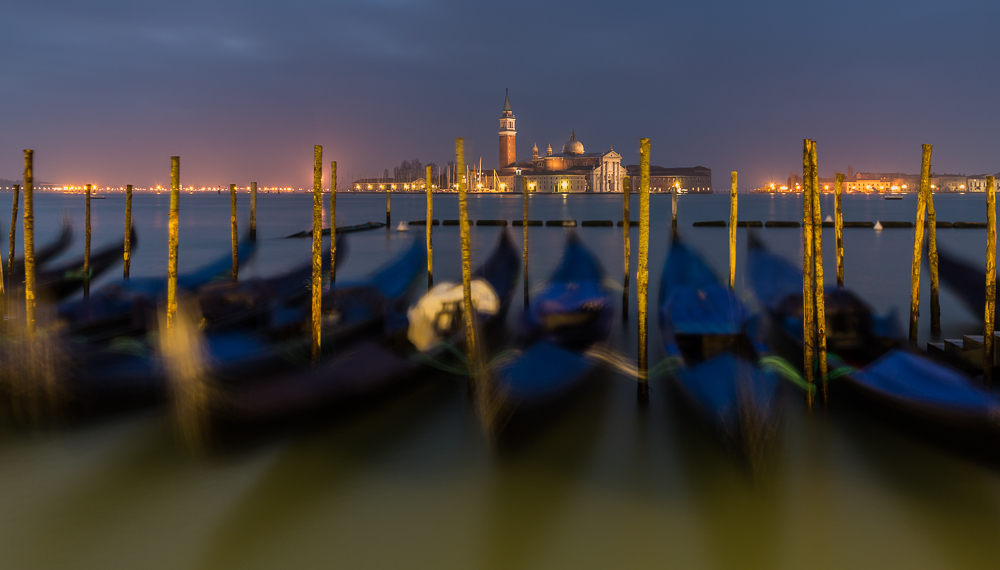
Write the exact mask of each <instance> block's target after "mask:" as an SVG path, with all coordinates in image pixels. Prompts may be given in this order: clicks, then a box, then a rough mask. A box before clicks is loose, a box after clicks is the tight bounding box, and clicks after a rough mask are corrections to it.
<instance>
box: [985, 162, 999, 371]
mask: <svg viewBox="0 0 1000 570" xmlns="http://www.w3.org/2000/svg"><path fill="white" fill-rule="evenodd" d="M996 306H997V202H996V179H995V178H994V177H993V176H987V177H986V315H985V320H984V322H983V383H984V384H985V385H986V387H987V388H990V389H992V388H993V352H994V350H996V346H994V345H995V344H996V343H994V342H993V329H994V324H995V322H996V321H995V319H996Z"/></svg>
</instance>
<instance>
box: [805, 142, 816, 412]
mask: <svg viewBox="0 0 1000 570" xmlns="http://www.w3.org/2000/svg"><path fill="white" fill-rule="evenodd" d="M811 164H812V141H811V140H809V139H805V141H804V143H803V148H802V371H803V372H805V375H806V384H808V386H809V389H808V390H806V406H807V407H809V408H812V405H813V401H814V399H815V394H814V393H813V390H812V389H813V386H814V385H815V384H814V376H813V364H814V358H813V351H814V339H815V333H816V321H815V313H814V307H815V297H814V294H813V271H814V269H815V266H814V262H813V251H814V248H813V239H815V236H816V234H815V233H814V232H813V227H812V226H813V215H812V208H813V201H812V166H811Z"/></svg>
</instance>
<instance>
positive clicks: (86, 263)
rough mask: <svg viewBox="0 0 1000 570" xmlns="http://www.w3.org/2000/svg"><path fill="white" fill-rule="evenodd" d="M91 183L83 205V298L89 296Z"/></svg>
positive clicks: (87, 187) (88, 185)
mask: <svg viewBox="0 0 1000 570" xmlns="http://www.w3.org/2000/svg"><path fill="white" fill-rule="evenodd" d="M91 189H92V187H91V185H90V184H87V186H86V192H87V197H86V198H85V201H86V206H85V207H84V211H85V213H84V218H85V219H84V222H83V223H84V226H83V227H84V232H83V233H84V240H83V298H84V299H86V298H88V297H90V193H91Z"/></svg>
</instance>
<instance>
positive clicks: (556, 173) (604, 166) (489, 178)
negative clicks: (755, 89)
mask: <svg viewBox="0 0 1000 570" xmlns="http://www.w3.org/2000/svg"><path fill="white" fill-rule="evenodd" d="M498 134H499V136H500V145H499V151H500V155H499V159H500V160H499V168H496V169H490V170H487V169H483V168H482V167H481V166H477V165H468V166H466V167H464V168H463V169H456V167H455V165H454V163H448V164H447V165H446V166H443V167H440V168H438V169H437V172H436V178H437V180H434V181H433V185H434V187H435V189H436V190H439V191H445V192H447V191H455V190H456V189H457V187H458V176H460V175H465V176H467V177H468V178H467V179H468V180H469V186H468V188H469V190H470V191H472V192H516V193H520V192H522V188H526V189H527V190H528V192H533V193H548V194H552V193H575V194H580V193H608V192H619V193H620V192H621V191H622V188H623V187H624V183H623V180H624V179H625V177H626V176H627V177H630V178H631V180H630V182H631V188H632V191H633V192H636V191H638V188H639V166H638V165H635V164H631V165H623V164H622V156H621V155H620V154H619V153H618V152H616V151H615V149H614V148H613V146H612V145H608V149H607V150H600V151H597V152H587V150H586V148H585V147H584V146H583V142H582V141H580V140H579V139H578V138H577V137H576V131H572V132H571V133H570V136H569V140H567V141H566V142H565V143H564V144H563V145H562V149H561V151H560V152H554V151H553V149H552V145H551V144H549V145H548V146H547V148H546V149H545V152H544V153H542V152H539V150H538V144H537V143H535V144H534V145H533V146H532V149H531V158H529V159H525V160H522V161H518V160H517V126H516V119H515V117H514V110H513V109H512V108H511V106H510V96H509V94H508V95H505V97H504V104H503V109H502V110H501V112H500V130H499V131H498ZM460 170H461V171H460ZM649 170H650V181H649V189H650V192H677V193H680V194H689V193H692V194H693V193H706V194H710V193H711V192H712V169H710V168H707V167H704V166H695V167H692V168H665V167H662V166H650V169H649ZM351 188H352V189H353V190H355V191H374V192H378V191H382V192H384V191H386V190H389V191H395V192H422V191H424V190H425V189H426V181H425V180H424V179H423V177H419V178H417V177H403V178H401V177H399V176H397V175H396V173H395V172H394V173H393V176H392V177H391V178H390V177H389V175H388V171H386V173H385V176H383V177H381V178H361V179H358V180H355V181H354V182H352V183H351Z"/></svg>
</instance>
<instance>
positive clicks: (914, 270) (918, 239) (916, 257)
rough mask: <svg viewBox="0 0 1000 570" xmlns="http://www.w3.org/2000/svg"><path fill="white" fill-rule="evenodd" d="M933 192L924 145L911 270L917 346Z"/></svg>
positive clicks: (912, 325) (913, 334) (912, 333)
mask: <svg viewBox="0 0 1000 570" xmlns="http://www.w3.org/2000/svg"><path fill="white" fill-rule="evenodd" d="M930 192H931V145H929V144H925V145H923V156H922V157H921V160H920V191H919V193H918V194H917V223H916V227H915V228H914V230H913V264H912V266H911V268H910V342H911V343H912V344H917V318H918V317H919V316H920V255H921V253H922V250H923V246H924V213H925V210H926V209H927V195H928V194H930Z"/></svg>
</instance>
